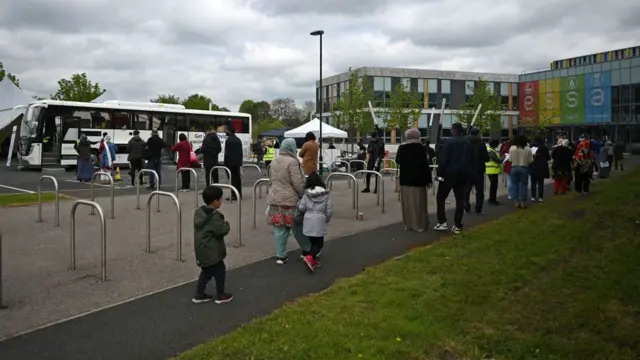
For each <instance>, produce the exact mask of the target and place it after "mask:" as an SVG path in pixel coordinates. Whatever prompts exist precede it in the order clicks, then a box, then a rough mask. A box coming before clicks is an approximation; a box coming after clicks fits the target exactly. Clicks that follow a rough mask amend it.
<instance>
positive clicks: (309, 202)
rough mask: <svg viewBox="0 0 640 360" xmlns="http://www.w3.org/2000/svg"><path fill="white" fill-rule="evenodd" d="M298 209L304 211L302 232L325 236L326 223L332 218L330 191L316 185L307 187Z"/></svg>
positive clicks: (314, 235) (308, 234)
mask: <svg viewBox="0 0 640 360" xmlns="http://www.w3.org/2000/svg"><path fill="white" fill-rule="evenodd" d="M298 210H299V211H300V212H301V213H304V221H303V223H302V233H303V234H305V235H306V236H313V237H319V236H324V235H325V234H326V233H327V231H326V224H327V223H328V222H329V221H330V220H331V214H332V212H331V199H330V198H329V191H328V190H327V189H325V188H322V187H319V186H316V187H315V188H313V189H307V190H305V192H304V195H303V196H302V199H300V202H299V203H298Z"/></svg>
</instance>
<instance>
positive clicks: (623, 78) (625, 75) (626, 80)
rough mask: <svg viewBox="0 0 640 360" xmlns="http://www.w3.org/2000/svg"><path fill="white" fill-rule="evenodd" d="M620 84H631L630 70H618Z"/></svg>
mask: <svg viewBox="0 0 640 360" xmlns="http://www.w3.org/2000/svg"><path fill="white" fill-rule="evenodd" d="M620 84H621V85H628V84H631V69H630V68H626V69H625V68H622V69H620Z"/></svg>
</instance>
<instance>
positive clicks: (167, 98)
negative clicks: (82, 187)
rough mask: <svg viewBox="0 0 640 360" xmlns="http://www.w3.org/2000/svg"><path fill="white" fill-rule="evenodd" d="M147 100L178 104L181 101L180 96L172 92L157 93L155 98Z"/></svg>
mask: <svg viewBox="0 0 640 360" xmlns="http://www.w3.org/2000/svg"><path fill="white" fill-rule="evenodd" d="M149 101H151V102H152V103H157V104H180V103H181V100H180V98H179V97H177V96H175V95H173V94H158V96H156V98H155V99H151V100H149ZM207 109H208V108H207Z"/></svg>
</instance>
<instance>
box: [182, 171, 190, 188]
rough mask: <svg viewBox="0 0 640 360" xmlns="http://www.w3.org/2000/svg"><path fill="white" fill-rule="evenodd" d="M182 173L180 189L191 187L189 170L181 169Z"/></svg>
mask: <svg viewBox="0 0 640 360" xmlns="http://www.w3.org/2000/svg"><path fill="white" fill-rule="evenodd" d="M181 173H182V189H185V190H189V189H191V171H181Z"/></svg>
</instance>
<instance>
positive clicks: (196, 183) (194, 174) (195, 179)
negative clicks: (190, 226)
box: [175, 168, 198, 207]
mask: <svg viewBox="0 0 640 360" xmlns="http://www.w3.org/2000/svg"><path fill="white" fill-rule="evenodd" d="M183 171H190V172H191V173H192V174H193V176H194V179H193V180H194V183H195V186H194V190H195V193H196V207H198V173H197V172H196V171H195V170H194V169H193V168H180V169H178V170H177V171H176V192H175V194H176V197H178V178H179V177H180V175H181V174H182V172H183Z"/></svg>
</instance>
